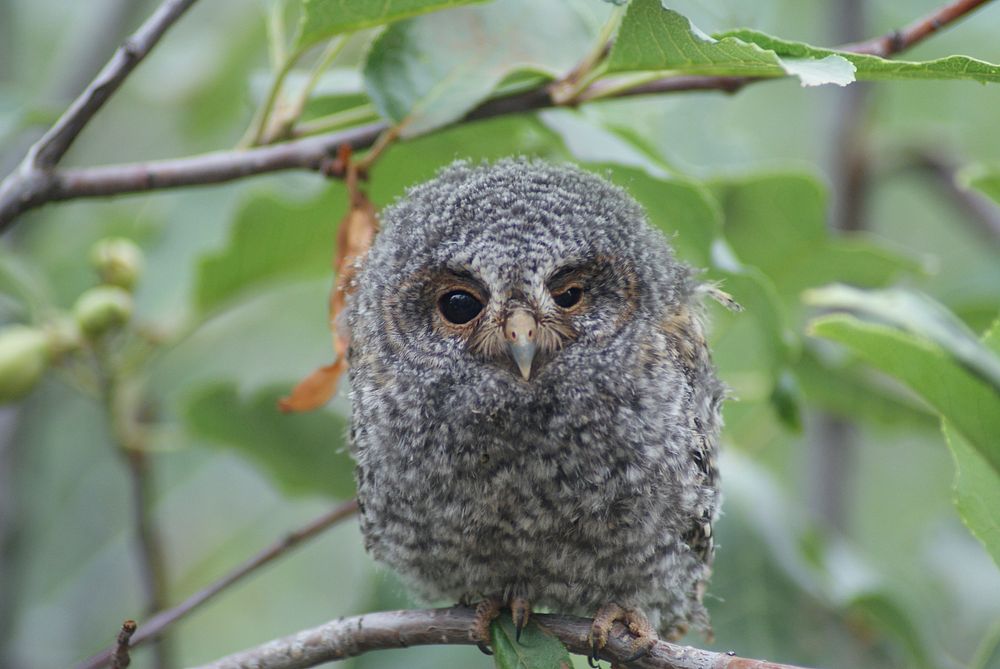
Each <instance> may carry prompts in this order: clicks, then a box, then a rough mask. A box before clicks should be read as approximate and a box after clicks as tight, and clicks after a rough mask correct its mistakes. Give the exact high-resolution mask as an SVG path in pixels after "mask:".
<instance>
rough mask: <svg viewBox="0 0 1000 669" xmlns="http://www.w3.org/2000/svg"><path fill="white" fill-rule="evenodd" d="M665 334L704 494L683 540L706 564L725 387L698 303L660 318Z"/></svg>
mask: <svg viewBox="0 0 1000 669" xmlns="http://www.w3.org/2000/svg"><path fill="white" fill-rule="evenodd" d="M661 327H662V331H663V333H664V334H665V335H666V337H667V341H668V348H669V350H670V351H671V355H672V357H673V358H674V364H675V365H677V367H678V368H679V369H680V370H681V371H682V372H683V374H684V378H685V381H686V382H687V386H688V392H687V393H686V395H687V400H688V401H687V407H686V411H685V416H686V420H687V421H688V425H687V427H688V429H689V430H690V433H691V435H692V440H691V442H690V449H691V452H690V454H691V460H692V462H693V463H694V465H695V468H696V472H697V474H696V479H697V480H696V484H697V485H698V486H699V488H700V490H701V495H700V502H701V503H700V505H699V508H698V511H697V513H696V514H695V517H694V519H693V521H692V524H691V527H690V528H689V529H688V531H687V532H685V533H684V536H683V538H684V541H685V543H687V545H688V546H690V548H691V550H692V551H694V553H695V554H696V555H699V556H700V557H701V558H702V560H704V561H705V563H706V564H711V562H712V555H713V552H714V542H713V538H712V523H713V522H714V520H715V516H716V512H717V510H718V507H719V470H718V465H717V463H716V458H717V454H718V438H719V428H720V425H721V421H720V418H719V411H720V407H721V405H722V400H723V398H724V396H725V388H724V386H723V385H722V384H721V383H720V382H719V380H718V379H717V378H716V376H715V368H714V366H713V365H712V359H711V355H710V353H709V350H708V343H707V342H706V341H705V329H704V326H703V324H702V318H701V314H700V312H699V308H698V306H696V305H692V304H685V305H682V306H680V307H675V308H672V309H671V310H670V311H669V312H668V313H667V314H666V315H665V317H664V318H663V319H662V320H661Z"/></svg>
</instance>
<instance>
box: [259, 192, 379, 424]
mask: <svg viewBox="0 0 1000 669" xmlns="http://www.w3.org/2000/svg"><path fill="white" fill-rule="evenodd" d="M347 188H348V190H349V191H350V194H351V205H350V208H349V209H348V210H347V214H345V215H344V218H343V219H341V221H340V228H339V229H338V231H337V245H336V250H335V252H334V258H333V269H334V271H335V272H336V273H337V281H336V283H335V284H334V287H333V290H332V291H331V292H330V304H329V307H330V331H331V332H332V334H333V352H334V355H335V358H334V360H335V362H334V363H333V364H332V365H327V366H325V367H320V368H319V369H317V370H316V371H314V372H313V373H312V374H310V375H309V376H308V377H306V378H305V379H303V380H302V381H300V382H299V384H298V385H297V386H295V388H294V389H293V390H292V394H291V395H289V396H288V397H283V398H281V399H280V400H278V408H279V409H281V410H282V411H285V412H298V411H312V410H313V409H317V408H319V407H321V406H323V405H324V404H326V403H327V402H329V401H330V399H331V398H332V397H333V396H334V395H335V394H336V393H337V386H338V385H339V383H340V377H341V376H343V374H344V371H345V370H346V369H347V347H348V344H349V343H350V342H349V341H348V338H347V335H346V333H345V329H344V328H343V327H342V324H341V323H340V317H341V315H342V314H343V312H344V307H345V305H346V302H347V296H348V295H349V294H350V293H351V292H352V291H353V289H354V286H353V282H354V275H355V274H356V273H357V268H358V266H359V265H360V262H361V261H362V260H363V259H364V257H365V255H366V254H367V253H368V249H370V248H371V245H372V242H373V241H374V239H375V234H376V233H377V232H378V217H377V216H376V214H375V205H373V204H372V203H371V201H370V200H369V199H368V196H366V195H365V193H364V191H362V190H361V189H360V188H358V187H357V178H356V175H355V174H351V173H349V174H348V178H347Z"/></svg>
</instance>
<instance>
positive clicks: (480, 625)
mask: <svg viewBox="0 0 1000 669" xmlns="http://www.w3.org/2000/svg"><path fill="white" fill-rule="evenodd" d="M501 606H502V603H501V602H500V600H499V599H498V598H496V597H487V598H486V599H484V600H482V601H481V602H479V603H478V604H476V617H475V619H474V620H473V621H472V627H471V628H470V629H469V638H470V639H472V640H473V641H474V642H476V645H477V646H479V650H481V651H483V653H485V654H486V655H492V654H493V651H492V650H490V648H489V643H490V623H492V622H493V621H494V620H496V618H497V616H499V615H500V607H501Z"/></svg>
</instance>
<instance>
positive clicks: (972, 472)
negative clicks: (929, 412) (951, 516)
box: [941, 419, 1000, 565]
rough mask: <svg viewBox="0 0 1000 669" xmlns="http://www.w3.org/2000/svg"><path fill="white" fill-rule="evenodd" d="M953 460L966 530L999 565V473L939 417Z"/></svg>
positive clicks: (956, 485) (957, 502)
mask: <svg viewBox="0 0 1000 669" xmlns="http://www.w3.org/2000/svg"><path fill="white" fill-rule="evenodd" d="M941 429H942V431H943V432H944V438H945V440H946V441H947V442H948V448H949V449H950V450H951V456H952V458H953V459H954V461H955V506H956V507H957V508H958V513H959V515H961V516H962V521H963V522H964V523H965V525H966V527H968V528H969V531H970V532H972V534H973V535H974V536H975V537H976V538H977V539H979V541H981V542H982V543H983V545H984V546H985V547H986V550H987V551H989V553H990V555H992V556H993V560H994V561H995V562H996V563H997V565H1000V513H997V510H998V509H1000V473H998V472H997V470H996V469H994V468H992V467H990V463H989V462H987V461H986V459H985V458H984V457H983V456H982V455H981V454H980V452H979V451H978V450H977V449H976V448H975V447H973V446H972V444H970V443H969V441H968V440H967V439H965V438H964V437H963V436H962V435H961V434H960V433H959V432H958V430H956V429H955V428H954V427H953V426H952V425H951V423H949V421H948V420H947V419H945V420H942V421H941Z"/></svg>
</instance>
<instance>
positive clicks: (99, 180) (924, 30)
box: [0, 0, 989, 231]
mask: <svg viewBox="0 0 1000 669" xmlns="http://www.w3.org/2000/svg"><path fill="white" fill-rule="evenodd" d="M191 1H193V0H188V3H190V2H191ZM986 2H989V0H961V1H959V2H953V3H951V4H949V5H947V6H945V7H943V8H942V9H940V10H938V11H937V12H935V13H933V14H931V15H930V16H928V17H925V18H923V19H921V20H920V21H917V22H915V23H914V24H912V25H911V26H908V27H907V28H904V29H903V30H901V31H896V32H893V33H891V34H890V35H888V36H883V37H879V38H876V39H874V40H869V41H866V42H858V43H856V44H848V45H844V46H842V47H839V48H840V49H842V50H846V51H855V52H857V53H874V54H878V55H892V54H895V53H898V52H899V51H901V50H903V49H906V48H909V47H911V46H913V45H914V44H917V43H918V42H920V41H921V40H923V39H925V38H926V37H928V36H929V35H931V34H933V33H934V32H936V31H938V30H940V29H941V28H943V27H944V26H945V25H948V24H949V23H952V22H953V21H956V20H958V19H959V18H961V17H962V16H964V15H966V14H968V13H969V12H971V11H972V10H974V9H975V8H977V7H979V6H980V5H983V4H986ZM167 4H171V3H170V2H169V1H168V3H167ZM150 21H152V19H150ZM147 23H149V22H147ZM140 32H141V31H140ZM765 80H766V79H759V78H752V77H704V76H689V75H679V76H671V77H664V78H662V79H658V80H655V81H650V82H644V83H639V84H636V85H634V86H627V87H624V88H617V89H616V90H614V91H609V90H608V88H609V87H610V86H614V85H615V84H614V82H605V81H598V82H595V83H594V84H592V85H591V86H589V87H588V88H586V89H585V90H583V91H582V92H580V94H579V95H577V96H576V97H575V101H580V102H582V101H588V100H594V99H598V98H599V99H610V98H620V97H626V96H634V95H653V94H663V93H681V92H686V91H723V92H728V93H733V92H736V91H738V90H740V89H741V88H743V87H744V86H746V85H748V84H752V83H755V82H758V81H765ZM618 85H620V82H619V84H618ZM552 106H556V101H555V100H553V97H552V93H551V91H550V89H549V87H548V85H546V86H542V87H539V88H537V89H533V90H529V91H526V92H524V93H518V94H515V95H511V96H508V97H505V98H498V99H494V100H488V101H486V102H484V103H483V104H481V105H480V106H479V107H477V108H476V109H473V110H472V111H470V112H469V113H468V114H467V115H466V116H465V117H464V118H463V119H461V120H460V121H459V123H462V122H467V121H473V120H477V119H485V118H492V117H496V116H503V115H506V114H516V113H524V112H528V111H533V110H536V109H542V108H545V107H552ZM95 111H96V109H95ZM387 127H388V126H387V125H386V124H385V123H372V124H368V125H364V126H359V127H356V128H349V129H347V130H341V131H337V132H334V133H330V134H327V135H319V136H316V137H308V138H304V139H298V140H295V141H291V142H288V143H285V144H279V145H274V146H269V147H263V148H259V149H253V150H248V151H220V152H215V153H208V154H203V155H200V156H191V157H189V158H179V159H175V160H164V161H158V162H151V163H130V164H123V165H108V166H103V167H92V168H83V169H75V170H65V171H60V170H52V171H41V170H37V169H24V168H23V166H22V169H20V170H17V171H15V172H14V173H13V174H11V175H9V176H8V177H7V178H6V179H5V180H4V181H3V182H2V183H0V231H2V230H3V229H4V228H5V227H6V226H7V225H9V224H10V223H11V222H12V221H13V220H14V219H15V218H17V217H18V216H20V215H21V214H22V213H24V212H25V211H28V210H29V209H33V208H35V207H38V206H41V205H42V204H45V203H46V202H53V201H58V200H70V199H75V198H80V197H103V196H109V195H119V194H123V193H137V192H143V191H149V190H159V189H162V188H176V187H180V186H192V185H199V184H212V183H222V182H225V181H232V180H234V179H240V178H243V177H246V176H250V175H254V174H263V173H265V172H274V171H278V170H287V169H308V170H317V169H321V167H322V164H323V162H324V159H325V158H326V157H328V156H332V155H334V153H335V152H336V149H337V147H338V146H339V145H340V144H341V143H345V142H346V143H348V144H350V145H351V147H352V148H354V149H355V150H356V151H360V150H363V149H367V148H369V147H371V146H372V144H373V143H374V142H375V140H376V139H377V137H378V136H379V134H380V133H381V132H383V131H384V130H386V129H387Z"/></svg>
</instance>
